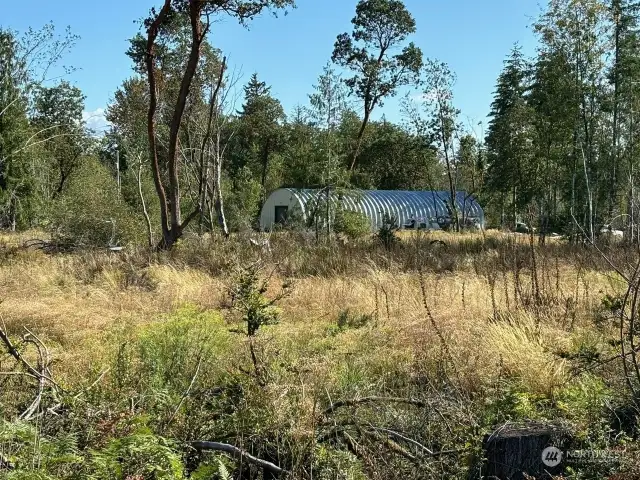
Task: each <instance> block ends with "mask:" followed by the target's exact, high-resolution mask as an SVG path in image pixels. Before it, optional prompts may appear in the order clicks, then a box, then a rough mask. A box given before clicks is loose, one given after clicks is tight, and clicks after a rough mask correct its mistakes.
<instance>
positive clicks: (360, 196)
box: [267, 188, 484, 229]
mask: <svg viewBox="0 0 640 480" xmlns="http://www.w3.org/2000/svg"><path fill="white" fill-rule="evenodd" d="M285 190H287V191H288V192H290V193H291V194H292V195H293V196H294V197H296V198H297V199H298V200H299V201H300V203H301V204H302V206H303V210H305V211H304V216H305V218H308V212H306V209H307V208H308V207H309V206H310V205H313V204H314V203H315V202H316V199H317V195H318V194H319V193H320V191H319V190H306V189H305V190H296V189H291V188H289V189H285ZM274 193H275V192H274ZM320 194H321V195H325V193H320ZM333 195H334V198H335V195H336V194H335V193H333ZM449 199H450V194H449V192H447V191H395V190H358V191H354V192H349V193H348V194H345V195H343V196H342V198H341V199H340V200H341V202H342V204H343V205H344V206H345V208H346V209H348V210H352V211H356V212H360V213H363V214H365V215H366V216H367V217H368V218H369V219H370V220H371V226H372V228H373V229H379V228H380V226H381V225H382V217H383V214H384V213H387V214H388V215H393V216H395V217H396V218H397V220H398V223H399V224H400V225H401V226H402V225H404V224H405V223H408V222H409V221H410V220H411V218H412V217H413V218H425V219H426V220H427V222H428V221H429V220H430V219H431V218H437V217H448V216H449V212H448V210H447V207H446V205H447V203H448V202H449ZM267 203H268V202H267ZM456 206H457V208H458V212H459V213H460V215H462V214H463V212H464V217H466V218H470V217H471V218H476V219H477V220H478V221H479V222H480V224H481V225H483V226H484V212H483V210H482V208H481V207H480V205H479V204H478V202H477V201H476V199H475V198H474V197H473V196H468V195H467V193H465V192H457V195H456Z"/></svg>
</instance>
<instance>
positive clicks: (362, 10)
mask: <svg viewBox="0 0 640 480" xmlns="http://www.w3.org/2000/svg"><path fill="white" fill-rule="evenodd" d="M293 6H294V5H293V0H250V1H249V0H223V1H216V2H210V1H208V0H174V1H172V0H165V1H164V2H163V4H162V6H161V7H159V8H156V9H152V10H151V11H150V13H149V16H148V17H147V18H146V19H144V20H143V21H142V22H141V28H140V33H139V34H137V35H136V36H135V37H134V38H132V39H131V40H130V47H129V49H128V51H127V52H126V53H127V55H128V56H129V58H130V59H131V62H132V75H131V77H130V78H128V79H127V80H125V81H124V82H123V83H122V85H121V86H120V87H119V88H118V90H117V91H116V93H115V95H114V97H113V99H112V101H111V103H110V105H109V107H108V110H107V119H108V121H109V122H110V127H109V129H108V131H107V132H106V133H105V134H104V135H102V136H99V137H98V136H95V135H92V133H91V132H89V131H88V130H87V128H86V126H85V125H84V123H83V120H82V112H83V110H84V96H83V94H82V92H81V91H80V90H79V89H78V88H77V87H74V86H73V85H71V84H70V83H68V82H67V81H66V80H62V81H59V82H57V83H56V82H50V81H46V80H47V75H48V72H49V71H50V70H51V68H52V67H53V66H55V65H57V64H60V62H61V60H62V58H63V57H64V54H65V53H66V52H67V51H68V50H69V49H70V48H72V47H73V45H74V44H75V43H76V42H77V41H78V39H77V38H76V37H74V36H73V35H71V34H70V33H69V32H66V33H65V34H63V35H58V34H56V33H55V29H54V28H53V27H52V26H47V27H45V28H44V29H43V30H41V31H39V32H35V31H32V32H27V34H25V35H24V36H20V35H18V34H17V33H16V32H12V31H9V30H2V31H0V56H1V57H2V61H1V62H0V169H1V171H0V221H1V223H2V226H4V227H6V228H12V229H16V228H23V229H24V228H44V229H49V230H51V231H52V232H54V233H55V234H57V235H59V236H62V237H65V236H66V237H69V238H78V237H82V239H83V241H88V242H96V241H98V242H102V243H104V242H110V243H113V242H126V241H133V240H135V241H146V242H148V243H149V245H151V246H160V247H163V248H170V247H171V246H172V245H174V244H175V242H176V241H177V240H178V239H179V238H180V237H181V236H182V234H183V232H184V231H185V230H186V229H193V230H197V231H199V232H201V233H202V232H206V231H220V232H222V233H223V234H224V235H229V232H230V231H234V230H241V229H248V228H252V227H253V226H254V225H255V221H256V219H257V217H258V215H259V211H260V208H261V205H262V203H263V202H264V200H265V198H266V196H267V195H268V193H269V192H271V191H272V190H274V189H276V188H279V187H282V186H288V187H295V188H319V189H325V190H326V191H328V192H330V191H337V190H338V189H342V188H345V189H346V188H360V189H388V190H447V191H449V192H450V193H451V198H452V199H453V198H454V197H455V195H456V192H458V191H465V192H467V193H468V194H469V195H474V196H477V197H478V198H479V199H480V201H481V202H482V203H483V205H484V206H485V209H486V214H487V217H488V219H489V221H490V224H491V225H493V226H502V227H513V226H514V225H515V224H516V223H517V222H520V221H526V222H527V223H531V224H533V225H536V226H537V227H538V228H539V229H540V231H541V232H543V233H545V232H546V233H549V232H551V231H555V232H559V233H569V234H581V235H584V236H587V237H589V238H591V239H593V238H595V236H596V235H597V233H598V232H599V231H600V229H601V228H602V227H603V226H604V225H613V226H615V227H616V228H624V229H625V231H626V232H627V236H628V238H629V239H630V240H632V241H633V240H638V238H639V237H640V233H639V229H638V227H637V226H636V224H637V218H636V217H637V216H638V212H637V204H638V193H637V188H636V186H635V185H636V183H637V178H638V166H637V161H636V157H637V150H638V145H637V144H638V142H637V140H636V139H637V133H638V131H639V129H638V126H637V124H638V121H637V114H636V112H637V108H636V107H637V105H638V100H639V99H640V83H639V81H638V79H636V77H637V76H638V75H640V67H639V66H638V60H639V59H640V49H639V47H640V40H639V38H638V5H637V4H636V3H635V2H632V1H630V0H550V1H549V3H548V5H547V6H546V8H545V9H544V11H543V12H542V13H541V14H540V16H539V18H538V19H537V20H536V21H535V22H534V25H533V26H534V29H535V32H536V34H537V36H538V40H539V42H538V48H537V52H536V55H535V56H534V57H533V58H527V57H526V56H525V55H524V54H523V53H522V50H521V49H520V48H519V47H518V46H517V45H516V46H515V47H514V48H513V49H512V51H511V53H510V54H509V55H508V56H507V58H506V61H505V66H504V69H503V71H502V72H501V73H500V75H499V77H498V80H497V85H496V89H495V94H494V101H493V103H492V105H491V111H490V116H489V118H490V121H489V123H488V128H487V131H486V132H483V131H480V132H478V129H477V128H475V126H472V125H464V124H463V122H462V121H461V113H460V111H459V109H458V108H457V107H456V101H455V97H454V94H453V91H454V87H455V82H456V76H455V73H454V72H452V71H451V70H450V68H449V67H448V66H447V65H446V64H445V63H443V62H440V61H437V60H434V59H429V58H427V57H426V56H425V55H424V54H423V52H422V50H421V49H420V48H419V47H418V46H416V45H415V44H414V43H413V42H412V41H411V39H412V36H413V35H414V34H415V32H416V30H417V28H418V26H417V24H416V21H415V19H414V17H413V16H412V15H411V13H410V12H409V11H408V10H407V8H406V7H405V5H404V4H403V3H402V2H401V1H399V0H361V1H360V2H359V3H358V4H357V7H356V12H355V15H354V17H353V19H352V30H351V32H347V33H342V34H339V35H337V37H336V41H335V44H334V49H333V54H332V56H331V59H328V62H327V64H326V65H325V66H324V68H323V70H322V73H321V74H320V76H319V77H318V80H317V82H316V84H315V85H313V86H310V93H309V95H308V98H307V99H301V103H300V105H299V106H297V107H295V108H294V109H293V111H291V112H285V110H284V108H283V106H282V104H281V103H280V101H279V100H278V99H277V98H276V97H275V96H274V95H273V94H272V92H271V87H270V86H269V85H267V84H266V83H265V82H264V81H262V80H261V79H260V75H259V73H254V74H253V75H251V77H250V78H249V79H248V81H247V82H246V83H245V84H244V85H241V84H240V81H241V79H240V77H239V75H238V73H237V71H236V70H235V69H234V67H233V66H232V65H231V64H230V61H229V59H228V58H227V57H226V56H225V54H224V52H222V51H220V50H219V49H217V48H216V47H215V34H216V31H215V23H214V21H215V19H216V18H218V17H219V16H221V15H230V16H232V17H235V18H236V19H237V20H238V21H239V22H240V23H242V24H246V23H247V22H249V21H251V20H253V19H254V17H256V16H258V15H259V14H261V13H264V12H266V11H272V12H278V11H282V10H285V9H287V8H290V7H293ZM52 83H53V84H52ZM240 87H242V88H240ZM394 96H402V99H401V102H400V103H401V106H402V109H401V110H402V115H401V120H400V121H398V122H395V123H394V122H390V121H387V120H386V119H385V117H384V115H383V116H382V118H380V119H379V120H374V118H375V117H376V114H377V113H378V112H381V111H382V109H383V107H384V104H385V102H386V101H388V100H389V99H390V98H391V97H394ZM116 178H117V179H118V180H117V181H116ZM451 205H452V206H453V212H452V216H453V227H454V228H459V225H457V220H458V217H459V214H458V212H456V211H455V202H453V201H452V202H451Z"/></svg>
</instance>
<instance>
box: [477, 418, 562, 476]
mask: <svg viewBox="0 0 640 480" xmlns="http://www.w3.org/2000/svg"><path fill="white" fill-rule="evenodd" d="M567 446H568V436H567V435H566V433H565V432H564V431H562V430H560V429H559V428H555V427H550V426H545V425H538V424H530V425H527V426H524V427H512V426H507V427H503V428H500V429H499V430H497V431H496V432H494V433H493V434H491V435H488V436H486V437H485V439H484V442H483V449H484V452H485V459H486V460H485V463H484V465H483V468H482V478H496V479H501V480H507V479H508V480H524V479H525V478H527V477H525V474H527V475H530V476H533V477H534V478H536V479H538V480H540V479H551V478H552V476H553V475H559V474H561V473H562V471H563V469H564V467H563V462H560V463H559V464H558V465H557V466H553V463H554V462H553V461H552V460H553V458H554V456H555V455H556V454H557V452H556V451H555V450H551V451H547V450H545V449H546V448H547V447H555V448H557V449H558V450H559V451H560V453H559V454H558V457H557V458H558V459H559V460H562V452H563V451H564V450H565V449H566V447H567ZM543 452H544V453H545V454H546V455H545V456H547V455H548V458H547V459H546V460H547V463H544V462H543ZM550 464H551V465H550Z"/></svg>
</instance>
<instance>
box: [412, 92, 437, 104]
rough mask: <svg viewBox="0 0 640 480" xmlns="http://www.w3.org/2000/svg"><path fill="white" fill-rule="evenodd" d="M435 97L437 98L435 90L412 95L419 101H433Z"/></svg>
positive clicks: (414, 99) (413, 98)
mask: <svg viewBox="0 0 640 480" xmlns="http://www.w3.org/2000/svg"><path fill="white" fill-rule="evenodd" d="M435 99H436V94H435V92H429V93H424V92H423V93H417V94H415V95H411V100H413V101H414V102H418V103H427V102H433V101H434V100H435Z"/></svg>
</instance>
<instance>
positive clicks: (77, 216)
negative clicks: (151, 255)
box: [50, 158, 145, 247]
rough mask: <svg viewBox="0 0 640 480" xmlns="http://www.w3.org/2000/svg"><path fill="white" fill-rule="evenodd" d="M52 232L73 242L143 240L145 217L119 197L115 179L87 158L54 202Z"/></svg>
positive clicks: (100, 244) (97, 243) (94, 243)
mask: <svg viewBox="0 0 640 480" xmlns="http://www.w3.org/2000/svg"><path fill="white" fill-rule="evenodd" d="M52 208H53V212H52V223H51V225H50V228H51V230H52V235H53V236H54V237H55V238H57V239H58V240H62V241H65V242H71V243H74V244H80V245H87V246H97V247H107V246H114V245H124V244H130V243H136V242H140V241H143V240H144V238H145V231H144V220H142V218H141V217H140V216H139V215H136V213H135V212H133V211H132V210H131V208H130V207H129V206H128V205H127V204H126V203H125V202H124V201H123V200H122V199H121V198H120V196H119V195H118V191H117V186H116V181H115V179H114V178H113V177H112V175H111V173H110V172H109V170H108V169H107V168H106V167H105V166H104V165H102V164H101V163H100V162H99V161H98V160H97V159H95V158H88V159H87V160H86V161H85V162H84V163H83V164H82V166H81V167H80V169H78V171H77V172H75V174H74V175H73V176H72V177H71V178H70V179H69V183H68V186H67V188H66V189H65V191H64V193H63V195H62V196H61V197H60V198H59V199H58V200H56V201H55V202H54V203H53V206H52Z"/></svg>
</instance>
